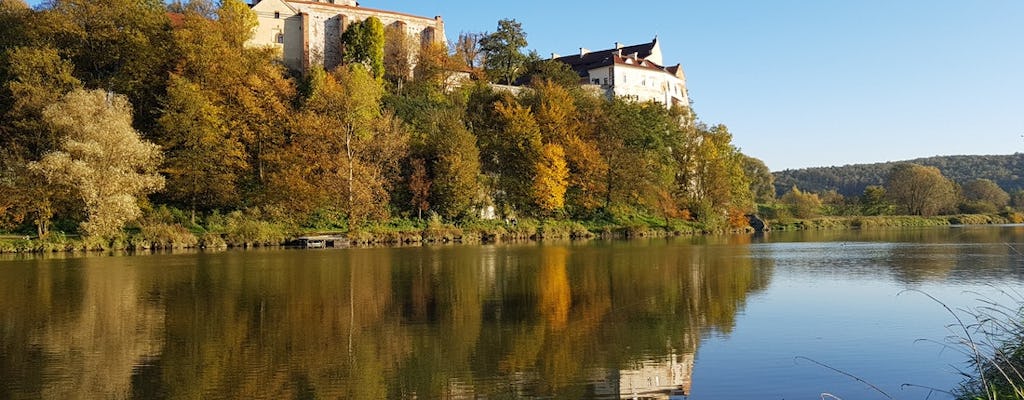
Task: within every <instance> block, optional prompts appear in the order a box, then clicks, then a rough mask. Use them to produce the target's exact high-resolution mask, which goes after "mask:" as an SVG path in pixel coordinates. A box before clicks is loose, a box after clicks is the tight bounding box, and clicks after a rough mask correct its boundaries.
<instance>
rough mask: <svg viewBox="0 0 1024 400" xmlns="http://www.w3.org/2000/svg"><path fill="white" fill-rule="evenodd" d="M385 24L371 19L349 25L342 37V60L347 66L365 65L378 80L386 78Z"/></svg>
mask: <svg viewBox="0 0 1024 400" xmlns="http://www.w3.org/2000/svg"><path fill="white" fill-rule="evenodd" d="M384 40H385V36H384V24H383V23H381V22H380V20H379V19H377V17H370V18H367V19H364V20H362V21H359V22H355V23H352V24H351V25H349V27H348V29H346V30H345V33H343V34H342V35H341V42H342V45H343V46H344V54H343V55H342V59H343V61H344V62H345V63H346V64H363V65H364V66H366V68H367V69H368V70H369V71H370V73H371V75H373V77H374V78H376V79H383V78H384Z"/></svg>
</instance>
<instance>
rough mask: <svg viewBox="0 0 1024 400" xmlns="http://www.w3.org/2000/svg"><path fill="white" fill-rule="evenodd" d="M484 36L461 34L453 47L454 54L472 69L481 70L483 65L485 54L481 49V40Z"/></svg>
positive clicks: (468, 33)
mask: <svg viewBox="0 0 1024 400" xmlns="http://www.w3.org/2000/svg"><path fill="white" fill-rule="evenodd" d="M483 37H484V35H483V34H482V33H477V32H461V33H459V38H458V39H456V40H455V44H454V45H452V47H453V48H452V53H453V54H455V57H457V58H458V59H459V61H461V62H462V64H463V65H465V66H467V67H469V68H470V69H476V68H479V67H480V65H481V64H482V62H481V61H482V60H481V58H482V57H483V52H482V50H481V49H480V40H481V39H483Z"/></svg>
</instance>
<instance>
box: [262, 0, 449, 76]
mask: <svg viewBox="0 0 1024 400" xmlns="http://www.w3.org/2000/svg"><path fill="white" fill-rule="evenodd" d="M350 3H354V2H349V1H338V2H336V3H328V2H314V1H298V0H262V1H260V2H258V3H256V4H255V5H254V6H253V7H252V9H253V11H254V12H255V13H256V16H257V20H258V22H259V24H258V26H257V28H256V31H255V34H254V36H253V39H252V40H250V42H249V44H250V45H252V46H269V47H273V48H277V49H280V51H281V53H282V58H283V61H284V63H285V65H287V66H288V67H289V68H292V69H296V70H304V69H306V68H308V67H309V65H312V64H314V63H315V64H321V65H323V66H324V67H325V68H327V69H331V68H334V67H336V66H337V65H339V64H340V63H341V56H342V52H341V34H342V33H343V32H344V31H345V29H346V28H347V27H348V26H349V25H350V24H351V23H353V22H356V21H362V20H364V19H367V18H369V17H377V18H378V19H380V21H381V22H382V23H383V24H384V26H385V27H387V26H395V27H400V28H402V29H404V30H405V32H406V34H408V35H409V36H411V37H414V38H418V40H419V41H420V43H429V42H435V41H436V42H440V43H446V39H445V32H444V21H443V20H442V19H441V17H439V16H438V17H434V18H427V17H419V16H415V15H409V14H403V13H399V12H393V11H385V10H376V9H371V8H363V7H358V6H355V5H354V4H350ZM280 35H283V36H280Z"/></svg>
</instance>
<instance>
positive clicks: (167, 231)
mask: <svg viewBox="0 0 1024 400" xmlns="http://www.w3.org/2000/svg"><path fill="white" fill-rule="evenodd" d="M131 243H132V247H134V248H141V249H182V248H192V247H196V246H197V245H198V244H199V238H197V237H196V235H194V234H192V232H190V231H189V230H188V229H186V228H185V227H183V226H181V225H179V224H167V223H149V224H145V225H142V227H141V232H139V234H138V236H136V237H134V238H132V240H131Z"/></svg>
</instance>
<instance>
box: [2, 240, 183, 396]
mask: <svg viewBox="0 0 1024 400" xmlns="http://www.w3.org/2000/svg"><path fill="white" fill-rule="evenodd" d="M126 260H127V258H124V257H85V258H79V259H69V260H60V261H56V260H55V261H54V262H35V263H33V264H36V268H35V269H26V268H18V269H16V272H15V274H16V275H15V276H11V275H8V274H6V273H5V277H4V279H2V280H0V282H3V286H4V287H3V288H0V289H2V296H0V310H2V311H0V313H2V314H3V315H2V318H0V319H2V320H3V321H4V323H3V324H0V326H2V327H3V328H2V330H3V332H2V343H3V345H4V348H3V349H2V350H0V355H2V357H0V360H2V363H3V365H2V371H4V372H3V374H2V375H4V378H3V379H2V380H4V381H7V380H9V379H10V380H13V382H14V383H18V386H19V388H18V389H19V390H18V391H17V392H8V393H4V392H3V391H0V397H2V398H52V399H78V398H107V399H123V398H128V397H129V396H130V393H131V390H130V389H131V384H132V381H131V379H132V373H133V368H134V367H135V366H136V365H139V364H140V363H142V362H144V361H145V360H146V359H148V358H150V357H152V356H154V355H156V354H158V353H159V337H160V333H161V329H162V326H163V325H162V324H163V310H162V309H161V308H160V307H159V306H158V305H157V304H152V303H150V302H149V301H147V299H146V296H145V290H146V289H147V288H146V287H145V285H146V282H145V281H144V280H143V279H140V277H139V276H138V274H137V273H136V272H135V271H134V270H133V269H132V268H126V266H127V265H128V262H127V261H126ZM19 275H20V276H19ZM19 278H22V279H19ZM25 349H34V350H33V351H32V352H30V353H29V355H28V358H27V359H23V358H21V357H22V356H24V355H25V353H24V352H25ZM4 383H10V382H4ZM0 388H7V389H10V386H8V385H0Z"/></svg>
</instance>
